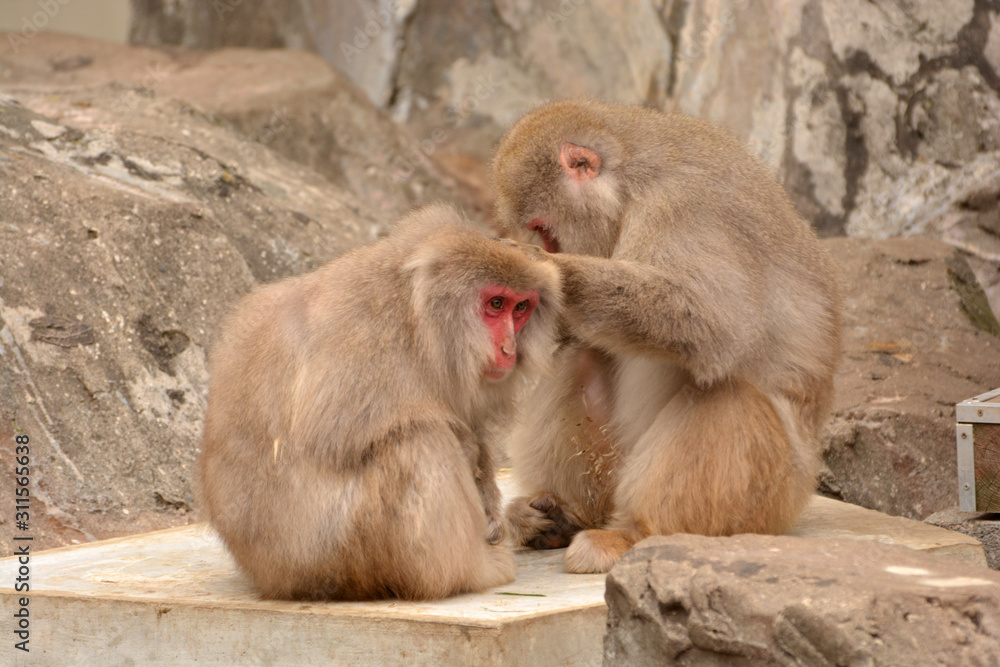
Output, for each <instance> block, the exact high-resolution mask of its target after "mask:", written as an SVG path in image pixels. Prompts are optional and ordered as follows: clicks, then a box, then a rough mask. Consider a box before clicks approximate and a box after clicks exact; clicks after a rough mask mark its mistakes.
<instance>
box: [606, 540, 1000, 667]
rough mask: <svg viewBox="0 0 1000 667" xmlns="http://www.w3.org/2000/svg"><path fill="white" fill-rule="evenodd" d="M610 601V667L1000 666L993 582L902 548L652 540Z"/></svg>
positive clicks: (613, 584) (623, 567) (634, 557)
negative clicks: (794, 666) (761, 666)
mask: <svg viewBox="0 0 1000 667" xmlns="http://www.w3.org/2000/svg"><path fill="white" fill-rule="evenodd" d="M605 597H606V599H607V602H608V632H607V635H606V636H605V640H604V664H605V665H628V666H629V667H637V666H643V665H723V664H724V665H907V666H909V665H928V664H935V665H937V664H940V665H990V664H996V663H997V661H1000V574H997V573H996V572H993V571H992V570H988V569H986V568H979V567H975V566H969V565H964V564H959V563H955V562H952V561H946V560H943V559H939V558H937V557H934V556H931V555H927V554H922V553H919V552H917V551H913V550H911V549H907V548H905V547H899V546H891V545H886V544H879V543H871V542H867V541H852V540H814V539H802V538H791V537H772V536H762V535H738V536H735V537H730V538H710V537H699V536H694V535H675V536H672V537H654V538H650V539H648V540H646V541H644V542H641V543H639V544H638V545H637V546H636V547H635V548H634V549H633V550H632V551H631V552H630V553H628V554H626V555H625V557H624V558H623V559H622V560H621V561H620V562H619V563H618V564H617V565H616V566H615V568H614V569H613V570H612V571H611V573H610V574H609V575H608V585H607V593H606V596H605Z"/></svg>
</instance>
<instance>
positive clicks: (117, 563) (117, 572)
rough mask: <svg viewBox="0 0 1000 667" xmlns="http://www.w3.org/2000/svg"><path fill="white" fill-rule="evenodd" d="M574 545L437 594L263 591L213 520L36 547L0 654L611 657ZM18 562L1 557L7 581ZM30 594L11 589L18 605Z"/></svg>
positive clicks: (889, 530)
mask: <svg viewBox="0 0 1000 667" xmlns="http://www.w3.org/2000/svg"><path fill="white" fill-rule="evenodd" d="M791 534H792V535H796V536H800V537H804V538H829V537H840V538H854V539H859V540H873V541H878V542H882V543H891V544H901V545H905V546H909V547H912V548H914V549H917V550H920V551H925V552H929V553H935V554H938V555H940V556H942V557H946V558H951V559H957V560H960V561H964V562H971V563H976V564H985V562H986V561H985V556H984V554H983V548H982V545H981V544H979V542H977V541H976V540H974V539H973V538H971V537H968V536H966V535H962V534H959V533H954V532H952V531H948V530H945V529H943V528H937V527H935V526H930V525H926V524H923V523H920V522H917V521H912V520H909V519H903V518H899V517H889V516H886V515H883V514H879V513H878V512H875V511H872V510H866V509H863V508H860V507H855V506H853V505H848V504H846V503H842V502H839V501H836V500H830V499H827V498H821V497H818V496H817V497H814V499H813V501H812V503H811V504H810V506H809V508H808V509H807V511H806V513H805V515H804V516H803V518H802V520H801V522H800V523H799V525H798V526H797V527H796V529H795V530H793V531H792V533H791ZM562 556H563V551H562V550H557V551H551V552H522V553H519V554H517V565H518V578H517V580H516V581H514V582H513V583H511V584H509V585H507V586H502V587H499V588H497V589H492V590H489V591H486V592H484V593H481V594H477V595H462V596H458V597H455V598H451V599H448V600H441V601H437V602H420V603H418V602H399V601H396V602H393V601H380V602H339V603H316V602H309V603H306V602H281V601H262V600H259V599H257V597H256V595H255V594H254V592H253V590H252V589H251V588H250V586H249V584H248V583H247V582H246V581H245V580H244V579H243V578H242V576H241V575H240V574H239V573H238V572H237V571H236V569H235V567H234V565H233V563H232V561H231V559H230V558H229V556H228V555H227V554H226V553H225V551H224V550H223V548H222V545H221V543H220V542H219V540H218V538H217V537H216V536H215V535H214V533H212V532H211V530H210V529H208V528H207V527H206V526H204V525H193V526H185V527H183V528H175V529H169V530H164V531H159V532H154V533H146V534H144V535H134V536H130V537H124V538H118V539H113V540H105V541H103V542H94V543H90V544H85V545H80V546H74V547H63V548H60V549H53V550H51V551H45V552H39V553H38V554H32V556H31V564H30V566H31V593H32V594H31V602H30V607H29V609H30V611H31V644H30V646H31V653H29V654H24V653H22V652H20V651H16V650H14V648H13V641H5V642H3V643H2V644H0V663H3V664H9V665H21V664H29V662H30V664H32V665H39V664H51V665H72V664H94V663H95V661H99V662H103V663H106V664H110V663H127V662H130V661H134V662H136V663H139V664H183V663H189V662H193V661H195V660H197V661H199V662H201V663H204V664H231V663H232V662H233V660H235V659H247V660H252V661H254V662H259V663H262V664H271V663H273V664H321V663H322V664H343V665H384V664H393V663H401V664H407V665H435V666H438V665H442V664H477V665H506V664H557V663H559V664H573V665H598V664H600V663H601V655H602V640H603V636H604V631H605V622H606V615H607V608H606V606H605V602H604V581H605V577H604V576H603V575H571V574H566V573H565V572H563V571H562ZM16 570H17V562H16V560H15V559H13V558H8V559H5V560H2V561H0V586H11V585H13V582H14V579H15V576H16ZM20 596H21V594H20V593H16V592H15V591H14V590H13V589H12V588H9V587H7V588H0V609H2V610H0V615H2V616H3V617H4V618H8V619H9V618H11V616H10V615H11V614H12V613H13V611H14V610H15V609H16V608H17V599H18V597H20Z"/></svg>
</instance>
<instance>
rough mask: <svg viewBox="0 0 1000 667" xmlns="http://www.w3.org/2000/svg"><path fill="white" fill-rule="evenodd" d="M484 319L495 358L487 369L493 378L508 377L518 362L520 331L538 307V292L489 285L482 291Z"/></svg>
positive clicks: (488, 374) (487, 373) (486, 374)
mask: <svg viewBox="0 0 1000 667" xmlns="http://www.w3.org/2000/svg"><path fill="white" fill-rule="evenodd" d="M479 298H480V300H481V302H482V305H483V322H485V323H486V327H487V328H488V329H489V332H490V342H491V343H492V346H493V358H492V359H490V360H489V363H488V365H487V367H486V370H485V371H484V375H485V376H486V377H488V378H490V379H491V380H500V379H502V378H505V377H507V374H508V373H510V371H511V370H513V368H514V365H515V364H516V363H517V333H518V332H519V331H520V330H521V328H522V327H523V326H524V325H525V324H527V323H528V319H529V318H530V317H531V313H532V311H534V310H535V307H536V306H538V292H537V291H536V290H530V291H528V292H515V291H514V290H512V289H510V288H509V287H501V286H500V285H487V286H486V287H484V288H483V289H482V290H480V292H479Z"/></svg>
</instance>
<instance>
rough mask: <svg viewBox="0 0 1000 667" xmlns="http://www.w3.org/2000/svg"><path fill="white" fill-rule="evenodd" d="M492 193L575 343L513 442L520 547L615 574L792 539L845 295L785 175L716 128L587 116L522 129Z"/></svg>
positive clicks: (587, 108) (815, 452)
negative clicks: (534, 259)
mask: <svg viewBox="0 0 1000 667" xmlns="http://www.w3.org/2000/svg"><path fill="white" fill-rule="evenodd" d="M493 175H494V181H495V186H496V192H497V202H496V217H497V223H498V226H499V228H500V229H501V230H502V231H503V233H505V234H507V235H510V236H511V237H512V238H515V239H518V240H520V241H524V242H528V243H540V244H541V245H542V246H544V248H545V250H546V251H548V253H552V254H551V255H550V258H551V261H553V262H554V263H555V264H556V265H557V266H558V267H559V269H560V273H561V274H562V279H563V307H564V311H563V313H564V314H563V320H564V327H565V329H566V330H567V332H568V335H567V336H566V339H565V340H564V341H563V342H562V343H561V344H560V347H559V349H558V350H557V352H556V354H555V359H554V361H553V369H552V373H551V374H549V376H547V377H544V378H543V379H542V380H541V382H540V383H539V385H538V387H537V389H536V391H535V393H534V395H533V397H532V398H530V399H529V400H528V401H527V404H528V406H530V407H529V409H528V410H527V411H526V420H525V421H524V422H523V424H522V425H521V426H519V427H517V428H516V430H515V432H514V434H513V436H512V441H511V444H510V454H511V460H512V465H513V470H514V479H515V482H516V483H517V485H518V486H519V487H520V491H521V493H524V494H525V496H524V497H519V498H516V499H514V500H513V501H512V502H511V503H510V505H509V506H508V508H507V513H506V518H507V520H508V522H509V526H508V528H509V529H510V531H511V535H512V537H513V538H514V540H515V542H516V543H519V544H523V545H527V546H534V547H537V548H544V547H559V546H566V545H567V544H568V545H569V548H568V549H567V551H566V554H565V562H566V567H567V569H568V570H569V571H570V572H605V571H607V570H608V569H610V568H611V566H612V565H613V564H614V563H615V562H616V561H617V560H618V558H619V557H621V556H622V554H624V553H625V552H626V551H628V550H629V549H630V548H631V547H632V545H633V544H634V543H635V542H636V541H638V540H640V539H642V538H644V537H646V536H648V535H651V534H659V535H662V534H671V533H677V532H688V533H700V534H704V535H730V534H734V533H744V532H755V533H780V532H782V531H784V530H786V529H787V528H789V527H790V526H791V525H792V524H793V522H794V521H795V520H796V518H797V517H798V516H799V513H800V511H801V510H802V509H803V506H804V505H805V504H806V502H807V501H808V498H809V496H810V495H811V494H812V492H813V491H814V490H815V486H816V478H817V473H818V468H819V465H820V451H819V446H818V436H817V431H818V429H819V427H820V424H821V422H822V421H823V419H824V417H825V415H826V413H827V411H828V409H829V406H830V402H831V398H832V390H833V371H834V367H835V365H836V363H837V360H838V357H839V354H840V326H841V325H840V317H841V316H840V313H841V304H842V294H841V292H842V287H841V277H840V272H839V269H838V267H837V266H836V265H835V264H834V263H833V261H832V260H831V258H830V257H829V256H828V255H827V253H826V252H825V251H824V250H823V249H822V248H821V247H820V245H819V243H818V241H817V238H816V235H815V233H814V232H813V231H812V229H811V228H810V227H809V226H808V225H807V223H806V222H805V221H804V220H803V219H802V218H801V217H800V216H799V215H798V214H797V213H796V211H795V210H794V208H793V207H792V204H791V203H790V201H789V199H788V196H787V195H786V193H785V192H784V190H783V189H782V187H781V186H780V185H779V183H778V182H777V180H776V179H775V177H774V176H773V175H772V174H771V173H770V172H769V170H768V169H767V168H766V167H765V166H764V165H763V164H762V163H761V162H759V161H758V160H757V159H755V158H754V157H753V156H751V155H750V154H749V153H748V151H747V150H746V149H745V148H744V147H743V146H742V145H741V144H740V143H739V142H738V141H737V140H736V139H735V138H734V137H732V136H730V135H729V134H727V133H726V132H724V131H722V130H721V129H719V128H717V127H715V126H714V125H712V124H710V123H708V122H705V121H701V120H696V119H693V118H690V117H687V116H683V115H670V114H664V113H662V112H659V111H655V110H651V109H646V108H641V107H631V106H619V105H613V104H606V103H599V102H589V101H563V102H555V103H551V104H548V105H546V106H543V107H540V108H538V109H536V110H534V111H532V112H530V113H529V114H527V115H526V116H525V117H523V118H522V119H521V120H520V121H518V122H517V123H516V124H515V125H514V127H513V128H512V129H511V130H510V131H509V132H508V134H507V135H506V136H505V137H504V139H503V140H502V141H501V143H500V145H499V147H498V149H497V153H496V156H495V158H494V162H493ZM577 531H580V532H577Z"/></svg>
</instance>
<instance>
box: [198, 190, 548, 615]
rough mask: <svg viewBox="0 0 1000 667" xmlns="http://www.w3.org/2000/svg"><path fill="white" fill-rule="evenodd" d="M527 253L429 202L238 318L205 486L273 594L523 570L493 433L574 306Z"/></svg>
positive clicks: (425, 585)
mask: <svg viewBox="0 0 1000 667" xmlns="http://www.w3.org/2000/svg"><path fill="white" fill-rule="evenodd" d="M531 251H532V253H534V254H536V255H538V254H540V253H538V252H537V249H535V248H533V247H532V248H531ZM532 253H528V254H526V253H525V252H523V251H522V250H521V249H518V248H517V247H515V245H514V244H510V243H505V242H502V241H499V240H496V239H489V238H487V237H485V236H483V235H482V234H479V233H478V232H475V231H473V230H472V229H471V227H470V226H469V225H467V224H466V223H464V222H463V221H462V219H461V218H460V217H459V216H458V214H457V213H456V212H455V211H454V210H453V209H451V208H449V207H446V206H434V207H429V208H426V209H423V210H421V211H418V212H416V213H414V214H412V215H410V216H409V217H407V218H404V219H403V220H402V221H401V222H399V223H398V225H397V226H396V228H395V229H394V230H393V231H392V232H391V233H390V235H389V236H388V237H387V238H385V239H383V240H381V241H380V242H378V243H375V244H373V245H370V246H365V247H360V248H357V249H355V250H353V251H351V252H349V253H347V254H345V255H343V256H341V257H340V258H338V259H336V260H334V261H332V262H330V263H328V264H326V265H325V266H323V267H322V268H320V269H318V270H317V271H314V272H312V273H310V274H307V275H304V276H301V277H297V278H291V279H288V280H284V281H282V282H278V283H275V284H272V285H268V286H265V287H263V288H261V289H258V290H257V291H255V292H254V293H252V294H251V295H249V296H248V297H246V298H245V299H244V300H243V301H242V302H241V304H240V305H239V307H238V308H237V309H236V311H235V312H234V313H233V314H232V315H231V316H230V317H229V319H228V320H227V321H226V323H225V325H224V326H223V329H222V333H221V336H220V339H219V341H218V343H217V345H216V346H215V349H214V351H213V355H212V357H211V362H212V368H211V380H210V385H209V397H208V410H207V413H206V415H205V430H204V434H203V436H202V452H201V458H200V462H199V483H200V484H199V486H200V490H201V495H202V502H203V507H204V508H205V510H206V512H207V515H208V518H209V520H210V521H211V523H212V525H213V526H215V528H216V529H217V530H218V532H219V534H220V535H221V536H222V539H223V541H224V542H225V544H226V546H227V547H228V548H229V551H230V552H231V553H232V555H233V556H234V557H235V559H236V562H237V563H238V564H239V566H240V568H241V569H242V570H243V571H244V572H245V573H246V574H247V575H249V576H250V578H251V579H252V580H253V583H254V584H255V585H256V586H257V588H258V589H259V590H260V591H261V592H262V593H263V595H264V596H265V597H268V598H292V599H345V600H347V599H372V598H381V597H390V596H395V597H399V598H405V599H430V598H441V597H445V596H449V595H453V594H457V593H461V592H466V591H477V590H482V589H485V588H489V587H491V586H497V585H500V584H503V583H507V582H509V581H511V580H512V579H513V578H514V561H513V557H512V555H511V553H510V551H509V549H507V548H506V547H503V546H499V545H496V544H495V543H496V542H498V541H499V540H500V538H501V536H502V532H503V531H502V515H501V508H500V502H501V501H500V492H499V490H498V488H497V484H496V479H495V462H494V442H495V439H496V438H497V437H499V431H500V430H501V429H503V428H505V427H507V426H509V422H510V419H511V412H512V411H513V410H512V404H513V399H514V396H515V394H516V393H517V392H518V390H519V389H521V388H522V387H523V385H525V380H530V378H531V377H532V376H533V375H534V373H535V372H536V370H537V369H538V368H540V367H541V366H542V365H544V364H545V363H546V362H547V359H548V358H549V357H550V356H551V353H552V350H553V347H554V343H553V335H554V327H555V323H556V319H557V315H558V307H559V304H560V300H561V292H560V277H559V274H558V270H557V268H556V266H555V265H554V264H552V263H550V262H546V261H539V259H538V258H537V257H536V258H534V259H533V258H531V257H529V255H530V254H532Z"/></svg>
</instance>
